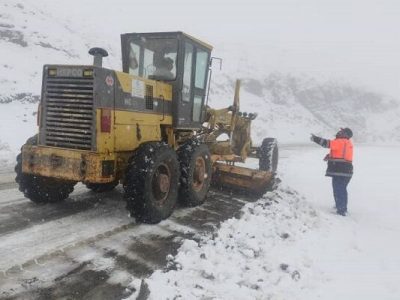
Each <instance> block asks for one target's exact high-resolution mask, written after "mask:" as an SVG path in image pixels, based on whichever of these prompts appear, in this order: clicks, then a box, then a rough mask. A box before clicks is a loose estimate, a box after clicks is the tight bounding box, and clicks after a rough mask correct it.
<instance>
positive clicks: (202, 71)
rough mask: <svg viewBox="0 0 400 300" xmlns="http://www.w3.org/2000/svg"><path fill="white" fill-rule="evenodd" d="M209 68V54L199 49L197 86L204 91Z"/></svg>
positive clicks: (197, 56)
mask: <svg viewBox="0 0 400 300" xmlns="http://www.w3.org/2000/svg"><path fill="white" fill-rule="evenodd" d="M207 68H208V53H207V52H206V51H203V50H200V49H197V54H196V77H195V86H196V88H199V89H204V87H205V84H206V78H205V77H206V71H207Z"/></svg>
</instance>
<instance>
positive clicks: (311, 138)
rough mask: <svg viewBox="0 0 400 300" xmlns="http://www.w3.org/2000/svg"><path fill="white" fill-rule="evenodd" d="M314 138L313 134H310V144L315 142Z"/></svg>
mask: <svg viewBox="0 0 400 300" xmlns="http://www.w3.org/2000/svg"><path fill="white" fill-rule="evenodd" d="M316 137H317V136H316V135H314V134H312V133H311V136H310V141H311V142H315V138H316Z"/></svg>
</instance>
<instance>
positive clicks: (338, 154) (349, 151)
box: [329, 139, 353, 162]
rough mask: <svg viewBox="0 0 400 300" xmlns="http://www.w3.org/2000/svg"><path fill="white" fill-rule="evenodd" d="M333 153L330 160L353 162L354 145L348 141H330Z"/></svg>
mask: <svg viewBox="0 0 400 300" xmlns="http://www.w3.org/2000/svg"><path fill="white" fill-rule="evenodd" d="M329 148H330V149H331V153H330V154H329V159H332V160H345V161H349V162H352V161H353V143H352V142H351V141H350V140H348V139H334V140H331V141H329Z"/></svg>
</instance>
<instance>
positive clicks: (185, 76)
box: [15, 32, 278, 223]
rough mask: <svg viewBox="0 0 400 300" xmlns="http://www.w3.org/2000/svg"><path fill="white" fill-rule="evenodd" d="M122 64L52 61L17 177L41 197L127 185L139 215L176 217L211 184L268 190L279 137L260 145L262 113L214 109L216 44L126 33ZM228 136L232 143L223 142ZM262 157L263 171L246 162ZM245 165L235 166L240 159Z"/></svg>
mask: <svg viewBox="0 0 400 300" xmlns="http://www.w3.org/2000/svg"><path fill="white" fill-rule="evenodd" d="M121 41H122V69H123V71H122V72H120V71H115V70H110V69H107V68H104V67H102V59H103V57H105V56H107V55H108V53H107V51H106V50H104V49H102V48H92V49H90V51H89V54H91V55H93V56H94V62H93V65H45V66H44V68H43V83H42V97H41V101H40V105H39V111H38V127H39V130H38V134H37V135H35V136H34V137H32V138H30V139H29V140H28V141H27V142H26V144H25V145H23V147H22V150H21V154H19V155H18V156H17V165H16V167H15V170H16V173H17V177H16V182H17V183H18V184H19V189H20V191H21V192H23V193H24V195H25V197H27V198H29V199H30V200H32V201H33V202H36V203H54V202H59V201H62V200H64V199H66V198H68V196H69V194H70V193H71V192H72V191H73V188H74V185H75V184H76V183H78V182H82V183H83V184H85V185H86V186H87V187H88V188H89V189H91V190H92V191H94V192H106V191H110V190H112V189H114V188H115V187H116V186H117V185H118V184H119V183H122V185H123V189H124V198H125V200H126V203H127V209H128V211H129V212H130V214H131V215H132V216H133V217H135V218H136V219H138V220H139V221H141V222H146V223H157V222H160V221H161V220H163V219H166V218H168V217H169V216H170V215H171V213H172V212H173V209H174V207H175V205H176V203H177V201H179V202H181V203H183V204H185V205H188V206H196V205H200V204H202V203H203V202H204V201H205V200H206V196H207V193H208V190H209V188H210V184H212V183H213V184H216V185H219V186H222V187H230V188H241V189H246V190H247V191H250V192H255V193H262V192H264V191H265V190H266V189H267V187H268V186H270V185H271V183H272V182H273V179H274V174H275V171H276V167H277V162H278V161H277V160H278V156H277V155H278V152H277V151H278V148H277V144H276V140H275V139H272V138H267V139H265V140H264V141H263V144H262V145H261V147H253V145H252V143H251V139H250V127H251V121H252V120H253V119H254V118H255V116H256V115H255V114H246V113H242V112H240V110H239V87H240V82H239V81H238V82H237V85H236V90H235V96H234V102H233V105H232V106H230V107H229V108H225V109H219V110H216V109H211V108H209V107H208V106H207V105H206V98H207V96H208V95H207V86H208V85H209V84H210V80H209V79H210V74H209V73H210V72H209V70H210V63H211V61H212V59H211V50H212V47H211V46H210V45H208V44H207V43H204V42H201V41H199V40H198V39H195V38H193V37H191V36H189V35H187V34H185V33H182V32H163V33H128V34H122V35H121ZM222 134H225V135H227V136H228V137H229V140H227V141H220V139H219V137H220V136H221V135H222ZM247 157H254V158H258V159H259V166H260V168H259V169H260V170H252V169H248V168H245V167H243V166H237V163H243V162H245V160H246V159H247ZM235 164H236V165H235Z"/></svg>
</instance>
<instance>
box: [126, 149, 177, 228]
mask: <svg viewBox="0 0 400 300" xmlns="http://www.w3.org/2000/svg"><path fill="white" fill-rule="evenodd" d="M179 177H180V172H179V163H178V159H177V156H176V153H175V151H174V150H173V149H172V148H171V147H169V146H168V145H165V144H161V143H147V144H143V145H141V146H140V147H139V148H138V149H137V150H136V151H135V153H134V155H133V156H132V158H131V160H130V163H129V165H128V167H127V170H126V175H125V182H124V189H125V199H126V203H127V209H128V211H129V212H130V214H131V216H134V217H135V218H136V219H137V220H138V221H140V222H143V223H150V224H155V223H159V222H160V221H162V220H164V219H166V218H168V217H169V216H170V215H171V214H172V212H173V211H174V208H175V204H176V201H177V198H178V185H179Z"/></svg>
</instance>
